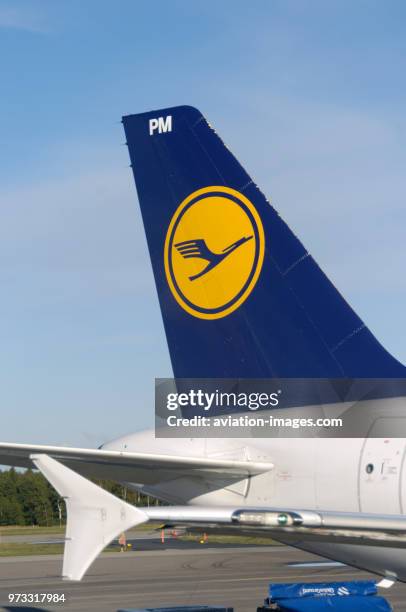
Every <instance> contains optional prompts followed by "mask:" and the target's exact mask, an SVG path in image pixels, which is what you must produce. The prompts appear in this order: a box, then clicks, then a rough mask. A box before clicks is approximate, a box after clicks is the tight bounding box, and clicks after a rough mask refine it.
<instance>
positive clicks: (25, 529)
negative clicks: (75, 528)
mask: <svg viewBox="0 0 406 612" xmlns="http://www.w3.org/2000/svg"><path fill="white" fill-rule="evenodd" d="M64 532H65V526H64V525H62V527H59V525H54V526H52V527H38V525H33V526H28V525H24V526H22V525H7V526H3V527H0V537H1V536H2V535H8V536H11V535H36V534H47V533H64Z"/></svg>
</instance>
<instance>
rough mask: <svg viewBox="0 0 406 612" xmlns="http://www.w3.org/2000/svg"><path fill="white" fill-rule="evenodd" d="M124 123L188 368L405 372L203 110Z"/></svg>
mask: <svg viewBox="0 0 406 612" xmlns="http://www.w3.org/2000/svg"><path fill="white" fill-rule="evenodd" d="M123 123H124V129H125V133H126V138H127V144H128V148H129V153H130V158H131V165H132V168H133V172H134V177H135V182H136V186H137V191H138V197H139V201H140V205H141V211H142V216H143V222H144V226H145V231H146V235H147V240H148V246H149V251H150V256H151V261H152V266H153V270H154V275H155V282H156V286H157V290H158V296H159V301H160V306H161V310H162V316H163V320H164V325H165V330H166V335H167V340H168V346H169V351H170V355H171V359H172V365H173V370H174V375H175V376H176V377H178V378H193V377H200V378H204V377H207V378H236V377H238V378H239V377H241V378H268V377H280V378H283V377H284V378H289V377H295V378H300V377H304V378H305V377H308V378H323V377H324V378H340V377H349V378H363V377H369V378H373V377H381V378H384V377H402V376H405V371H406V369H405V367H404V366H403V365H402V364H400V363H399V362H398V361H396V359H395V358H394V357H392V356H391V355H390V354H389V353H388V352H387V351H386V350H385V349H384V348H383V347H382V346H381V344H380V343H379V342H378V341H377V339H376V338H375V337H374V336H373V334H372V333H371V332H370V330H369V329H368V328H367V327H366V326H365V324H364V323H363V322H362V321H361V319H360V318H359V317H358V316H357V314H356V313H355V312H354V311H353V310H352V309H351V307H350V306H349V305H348V304H347V302H346V301H345V300H344V299H343V297H342V296H341V295H340V293H339V292H338V291H337V290H336V289H335V287H334V286H333V285H332V283H331V282H330V281H329V280H328V278H327V277H326V276H325V274H324V273H323V272H322V271H321V269H320V268H319V267H318V265H317V264H316V262H315V261H314V260H313V258H312V257H311V255H310V254H309V253H308V252H307V251H306V249H305V248H304V247H303V245H302V244H301V243H300V241H299V240H298V239H297V238H296V236H295V235H294V234H293V232H292V231H291V230H290V229H289V227H288V226H287V225H286V223H285V222H284V221H283V220H282V219H281V217H280V216H279V215H278V213H277V212H276V211H275V209H274V208H273V207H272V205H271V204H270V203H269V201H268V200H267V199H266V198H265V197H264V195H263V194H262V192H261V191H260V190H259V188H258V187H257V185H256V184H255V183H254V182H253V181H252V179H251V178H250V176H249V175H248V174H247V172H246V171H245V170H244V168H243V167H242V166H241V165H240V164H239V162H238V161H237V160H236V158H235V157H234V156H233V155H232V153H231V152H230V151H229V149H228V148H227V147H226V146H225V144H224V143H223V142H222V140H221V139H220V138H219V136H218V135H217V134H216V132H215V131H214V129H213V128H212V127H211V126H210V125H209V124H208V122H207V121H206V119H205V118H204V117H203V116H202V114H201V113H200V112H199V111H198V110H196V109H195V108H192V107H190V106H179V107H174V108H167V109H162V110H157V111H152V112H148V113H143V114H138V115H129V116H126V117H124V118H123Z"/></svg>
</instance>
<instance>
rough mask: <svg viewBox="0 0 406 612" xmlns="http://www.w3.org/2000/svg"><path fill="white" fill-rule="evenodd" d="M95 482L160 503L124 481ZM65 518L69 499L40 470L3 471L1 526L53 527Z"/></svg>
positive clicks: (134, 500)
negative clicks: (59, 492) (124, 483)
mask: <svg viewBox="0 0 406 612" xmlns="http://www.w3.org/2000/svg"><path fill="white" fill-rule="evenodd" d="M94 482H95V483H96V484H98V485H99V486H102V487H103V488H104V489H106V490H107V491H110V493H113V495H116V496H117V497H120V498H121V499H125V500H126V501H127V502H128V503H130V504H134V505H137V506H138V505H140V506H147V505H150V503H154V504H155V503H156V502H155V500H154V501H153V500H151V499H150V498H149V497H148V496H146V495H143V494H141V493H137V492H134V491H130V490H129V489H127V487H125V486H123V485H121V484H118V483H115V482H112V481H109V480H95V481H94ZM65 521H66V510H65V502H64V501H63V499H62V498H61V497H60V496H59V495H58V493H57V492H56V491H55V489H54V488H53V487H52V486H51V485H50V484H49V482H48V481H47V480H46V479H45V478H44V476H43V475H42V474H41V473H40V472H34V471H33V470H24V471H16V470H15V469H13V468H11V469H10V470H5V471H3V472H2V471H0V525H41V526H51V525H59V524H62V523H65Z"/></svg>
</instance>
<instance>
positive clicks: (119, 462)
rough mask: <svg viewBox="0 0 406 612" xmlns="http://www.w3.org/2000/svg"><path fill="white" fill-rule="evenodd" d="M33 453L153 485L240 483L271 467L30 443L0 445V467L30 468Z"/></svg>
mask: <svg viewBox="0 0 406 612" xmlns="http://www.w3.org/2000/svg"><path fill="white" fill-rule="evenodd" d="M33 454H46V455H48V456H49V457H53V458H54V459H57V460H58V461H59V462H61V463H63V464H64V465H66V466H68V467H69V468H71V469H73V470H75V472H78V473H79V474H82V475H84V476H87V477H88V478H105V479H111V480H117V481H120V482H139V483H142V484H154V483H156V482H162V481H163V480H166V479H171V478H174V477H179V476H181V475H183V474H186V475H187V476H189V477H190V475H191V473H195V474H196V475H198V474H202V475H203V474H205V473H210V475H211V478H215V477H216V474H218V477H219V478H223V479H224V477H226V478H229V479H230V480H241V479H242V478H247V477H248V476H251V475H255V474H260V473H262V472H266V471H269V470H271V469H272V468H273V465H272V463H267V462H252V461H234V460H230V459H221V458H206V457H190V456H176V455H164V454H153V453H132V452H126V451H113V450H103V449H88V448H70V447H62V446H45V445H35V444H34V445H30V444H5V443H1V444H0V465H12V466H16V467H31V468H32V467H34V466H33V462H32V461H31V459H30V455H33Z"/></svg>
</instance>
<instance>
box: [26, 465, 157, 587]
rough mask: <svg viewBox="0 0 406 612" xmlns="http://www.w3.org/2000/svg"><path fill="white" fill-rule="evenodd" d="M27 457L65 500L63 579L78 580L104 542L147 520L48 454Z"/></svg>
mask: <svg viewBox="0 0 406 612" xmlns="http://www.w3.org/2000/svg"><path fill="white" fill-rule="evenodd" d="M30 459H31V460H32V461H33V462H34V464H35V466H36V467H37V468H38V469H39V470H40V471H41V472H42V473H43V475H44V476H45V478H46V479H47V480H48V481H49V482H50V483H51V485H52V486H53V487H54V488H55V489H56V490H57V491H58V493H59V494H60V495H61V496H62V497H63V498H64V499H65V502H66V510H67V517H68V520H67V526H66V542H65V551H64V558H63V571H62V573H63V578H64V579H65V580H81V579H82V577H83V575H84V574H85V572H86V570H87V569H88V568H89V566H90V565H91V564H92V563H93V561H94V560H95V558H96V557H97V555H98V554H99V553H100V552H101V551H102V550H103V548H104V547H105V546H107V544H109V543H110V542H111V541H112V540H113V539H114V538H115V537H117V536H118V535H119V534H120V533H121V532H123V531H125V530H126V529H129V528H130V527H133V526H134V525H138V524H140V523H145V522H146V521H147V520H148V516H147V515H146V514H145V513H144V512H142V511H141V510H138V509H137V508H135V507H134V506H131V505H130V504H127V503H126V502H124V501H122V500H121V499H118V498H117V497H115V496H114V495H111V493H108V492H107V491H105V490H104V489H101V488H100V487H98V486H97V485H95V484H94V483H92V482H90V481H89V480H87V479H86V478H84V477H83V476H80V475H79V474H77V473H76V472H74V471H73V470H71V469H69V468H67V467H66V466H65V465H62V464H61V463H59V462H58V461H56V460H55V459H52V458H51V457H49V456H48V455H31V456H30Z"/></svg>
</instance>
